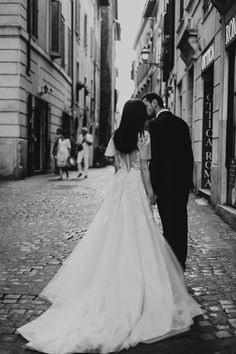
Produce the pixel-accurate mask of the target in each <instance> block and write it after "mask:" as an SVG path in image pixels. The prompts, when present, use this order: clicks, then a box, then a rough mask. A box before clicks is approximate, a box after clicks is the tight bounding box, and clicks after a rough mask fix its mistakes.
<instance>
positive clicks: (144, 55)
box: [141, 48, 163, 68]
mask: <svg viewBox="0 0 236 354" xmlns="http://www.w3.org/2000/svg"><path fill="white" fill-rule="evenodd" d="M149 55H150V50H149V49H148V48H143V50H142V51H141V58H142V61H143V62H144V64H150V65H154V66H156V67H157V68H162V66H163V64H162V63H160V62H159V63H150V62H149V61H148V58H149Z"/></svg>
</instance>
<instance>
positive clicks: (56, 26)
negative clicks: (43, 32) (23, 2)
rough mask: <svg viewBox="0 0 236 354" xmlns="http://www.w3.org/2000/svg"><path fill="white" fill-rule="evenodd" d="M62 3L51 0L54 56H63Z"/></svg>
mask: <svg viewBox="0 0 236 354" xmlns="http://www.w3.org/2000/svg"><path fill="white" fill-rule="evenodd" d="M61 23H62V22H61V3H60V1H58V0H50V24H49V25H50V31H49V33H50V41H49V43H50V55H51V56H52V57H53V58H59V57H60V56H61Z"/></svg>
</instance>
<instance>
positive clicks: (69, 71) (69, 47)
mask: <svg viewBox="0 0 236 354" xmlns="http://www.w3.org/2000/svg"><path fill="white" fill-rule="evenodd" d="M67 35H68V72H67V73H68V75H69V76H71V74H72V63H71V59H72V57H71V49H72V33H71V30H70V29H69V28H68V34H67Z"/></svg>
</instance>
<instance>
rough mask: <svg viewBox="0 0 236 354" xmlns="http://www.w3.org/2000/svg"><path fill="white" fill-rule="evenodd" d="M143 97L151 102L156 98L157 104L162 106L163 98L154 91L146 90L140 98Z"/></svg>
mask: <svg viewBox="0 0 236 354" xmlns="http://www.w3.org/2000/svg"><path fill="white" fill-rule="evenodd" d="M144 98H146V100H147V101H148V102H150V103H151V102H152V101H153V100H157V103H158V106H159V107H161V108H164V103H163V100H162V98H161V96H159V95H158V94H157V93H156V92H148V93H146V94H145V95H143V97H142V98H141V100H143V99H144Z"/></svg>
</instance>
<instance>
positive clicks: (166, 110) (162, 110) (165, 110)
mask: <svg viewBox="0 0 236 354" xmlns="http://www.w3.org/2000/svg"><path fill="white" fill-rule="evenodd" d="M162 112H169V109H166V108H163V109H161V110H160V111H159V112H158V113H157V115H156V118H158V117H159V115H160V114H161V113H162Z"/></svg>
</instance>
